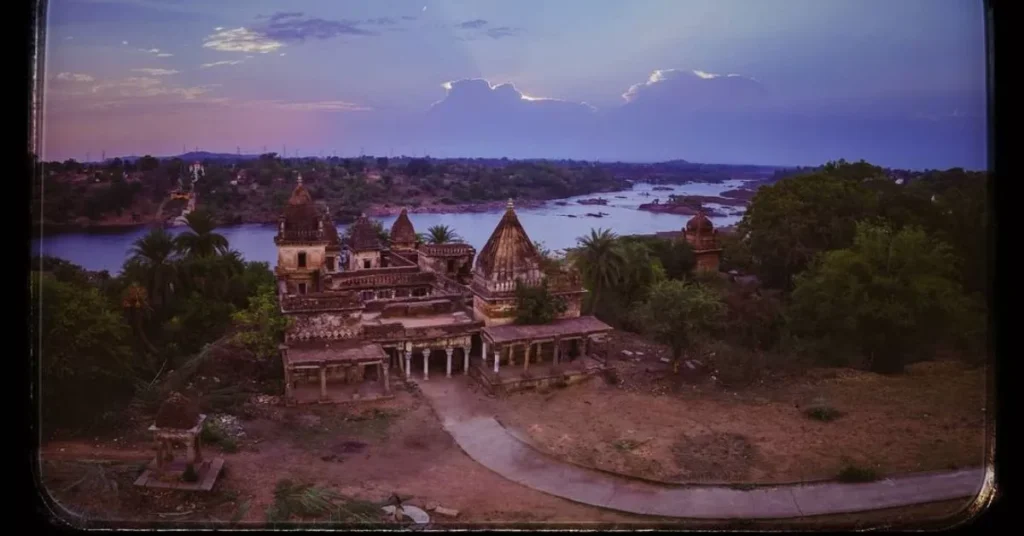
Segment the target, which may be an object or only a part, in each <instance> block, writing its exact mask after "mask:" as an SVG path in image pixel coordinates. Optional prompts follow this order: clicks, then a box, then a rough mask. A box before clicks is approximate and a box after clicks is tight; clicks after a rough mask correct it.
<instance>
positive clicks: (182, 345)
mask: <svg viewBox="0 0 1024 536" xmlns="http://www.w3.org/2000/svg"><path fill="white" fill-rule="evenodd" d="M192 214H194V216H193V217H190V218H189V220H188V221H189V224H190V227H189V229H188V230H186V231H184V232H182V233H181V234H179V235H178V236H177V237H173V236H172V235H170V233H168V232H167V231H165V230H163V229H162V228H155V229H153V230H152V231H150V232H149V233H147V234H146V235H144V236H143V237H141V238H140V239H138V240H137V241H136V242H135V244H134V245H133V247H132V249H131V251H130V252H129V257H128V258H127V259H126V260H125V263H124V266H123V269H122V272H121V274H119V275H117V276H113V277H112V276H110V274H108V273H107V272H99V273H93V272H88V271H86V270H84V269H82V268H81V267H78V266H75V265H73V264H71V263H69V262H67V261H64V260H61V259H55V258H51V257H42V258H36V259H35V260H34V263H33V272H32V274H31V275H32V278H31V289H32V292H33V300H32V304H33V309H32V311H31V313H32V319H33V321H32V323H31V326H32V330H33V332H32V336H33V340H34V341H35V342H36V343H38V344H41V346H39V347H38V348H37V351H38V354H37V355H38V356H39V358H40V360H39V363H40V373H41V375H40V378H41V381H42V384H41V393H42V407H43V413H44V417H45V420H44V422H45V423H46V424H47V425H48V426H60V427H74V428H79V429H84V428H88V427H89V426H91V425H93V424H94V423H96V422H98V421H97V419H99V418H100V417H101V416H102V413H103V411H106V410H108V409H111V408H114V407H118V406H120V407H121V408H123V407H124V405H125V403H126V401H127V400H128V399H129V398H131V397H132V395H134V394H135V393H136V389H137V388H138V387H140V386H142V387H143V388H145V387H146V386H151V385H153V383H154V382H156V381H157V379H159V378H160V377H161V375H163V374H165V373H166V372H168V371H170V370H176V369H179V368H181V367H182V366H184V365H185V364H186V363H187V362H189V360H191V359H193V356H195V355H197V354H199V353H200V352H201V351H202V350H203V348H204V347H206V346H207V345H209V344H210V343H213V342H214V341H217V340H218V339H221V338H223V337H224V336H225V335H226V334H228V333H229V331H230V330H231V328H232V325H233V324H237V325H238V327H239V333H238V341H239V342H240V343H241V345H240V346H241V347H242V348H247V349H249V350H251V351H252V352H253V353H254V354H256V355H258V356H260V357H266V356H267V355H268V354H276V352H277V344H278V343H279V341H280V337H281V332H282V331H283V329H284V327H285V326H286V323H285V319H284V318H283V317H282V315H281V313H280V310H279V308H278V307H277V303H276V299H275V297H274V292H273V289H274V284H275V278H274V275H273V273H272V272H271V271H270V267H269V266H268V265H267V263H257V262H245V260H244V259H243V258H242V257H241V255H240V254H239V253H238V252H237V251H234V250H231V249H230V247H229V244H228V243H227V240H225V239H224V237H223V236H221V235H219V234H217V233H216V232H215V231H214V227H213V225H212V222H211V220H210V219H209V217H208V215H206V214H205V213H203V212H194V213H192Z"/></svg>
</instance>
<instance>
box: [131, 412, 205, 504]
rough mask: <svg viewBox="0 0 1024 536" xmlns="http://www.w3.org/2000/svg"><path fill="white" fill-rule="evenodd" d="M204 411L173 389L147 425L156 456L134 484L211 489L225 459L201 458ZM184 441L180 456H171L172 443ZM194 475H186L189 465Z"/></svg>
mask: <svg viewBox="0 0 1024 536" xmlns="http://www.w3.org/2000/svg"><path fill="white" fill-rule="evenodd" d="M205 421H206V415H202V414H200V413H199V410H198V408H197V407H196V405H195V404H194V403H193V402H192V401H190V400H189V399H187V398H185V397H184V396H182V395H181V394H180V393H172V394H171V396H170V397H168V398H167V400H165V401H164V403H163V404H162V405H161V406H160V410H159V411H158V412H157V415H156V419H155V422H154V423H153V425H152V426H150V427H149V430H150V431H151V432H153V437H154V439H155V442H156V445H155V446H156V459H155V460H153V461H152V462H150V464H149V466H148V467H147V469H146V471H145V472H143V473H142V475H140V476H139V478H138V479H137V480H136V481H135V485H136V486H146V487H154V488H172V489H185V490H201V491H210V490H211V489H213V485H214V483H215V482H216V481H217V477H218V476H219V475H220V472H221V470H222V469H223V468H224V459H223V458H215V459H213V460H204V459H203V454H202V440H201V439H200V433H201V432H202V430H203V423H204V422H205ZM181 444H184V445H185V449H186V454H185V458H184V459H183V460H176V459H175V457H174V447H175V445H181ZM190 467H191V468H192V472H193V473H194V476H195V479H194V480H192V481H188V480H186V479H185V475H186V473H187V472H188V471H189V468H190Z"/></svg>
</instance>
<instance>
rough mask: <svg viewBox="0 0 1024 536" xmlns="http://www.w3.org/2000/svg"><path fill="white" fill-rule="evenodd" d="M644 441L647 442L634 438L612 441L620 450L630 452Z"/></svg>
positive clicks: (616, 448)
mask: <svg viewBox="0 0 1024 536" xmlns="http://www.w3.org/2000/svg"><path fill="white" fill-rule="evenodd" d="M644 443H645V442H641V441H634V440H632V439H616V440H615V441H612V446H613V447H615V450H618V451H619V452H630V451H632V450H633V449H635V448H637V447H639V446H640V445H643V444H644Z"/></svg>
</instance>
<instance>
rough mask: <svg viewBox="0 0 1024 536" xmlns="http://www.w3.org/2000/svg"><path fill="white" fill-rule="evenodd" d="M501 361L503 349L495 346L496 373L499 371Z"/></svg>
mask: <svg viewBox="0 0 1024 536" xmlns="http://www.w3.org/2000/svg"><path fill="white" fill-rule="evenodd" d="M499 363H501V349H500V348H497V347H495V348H494V373H495V374H497V373H498V368H499Z"/></svg>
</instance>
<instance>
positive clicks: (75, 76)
mask: <svg viewBox="0 0 1024 536" xmlns="http://www.w3.org/2000/svg"><path fill="white" fill-rule="evenodd" d="M57 80H63V81H65V82H92V81H93V80H95V79H94V78H93V77H92V76H90V75H87V74H81V73H59V74H58V75H57Z"/></svg>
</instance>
